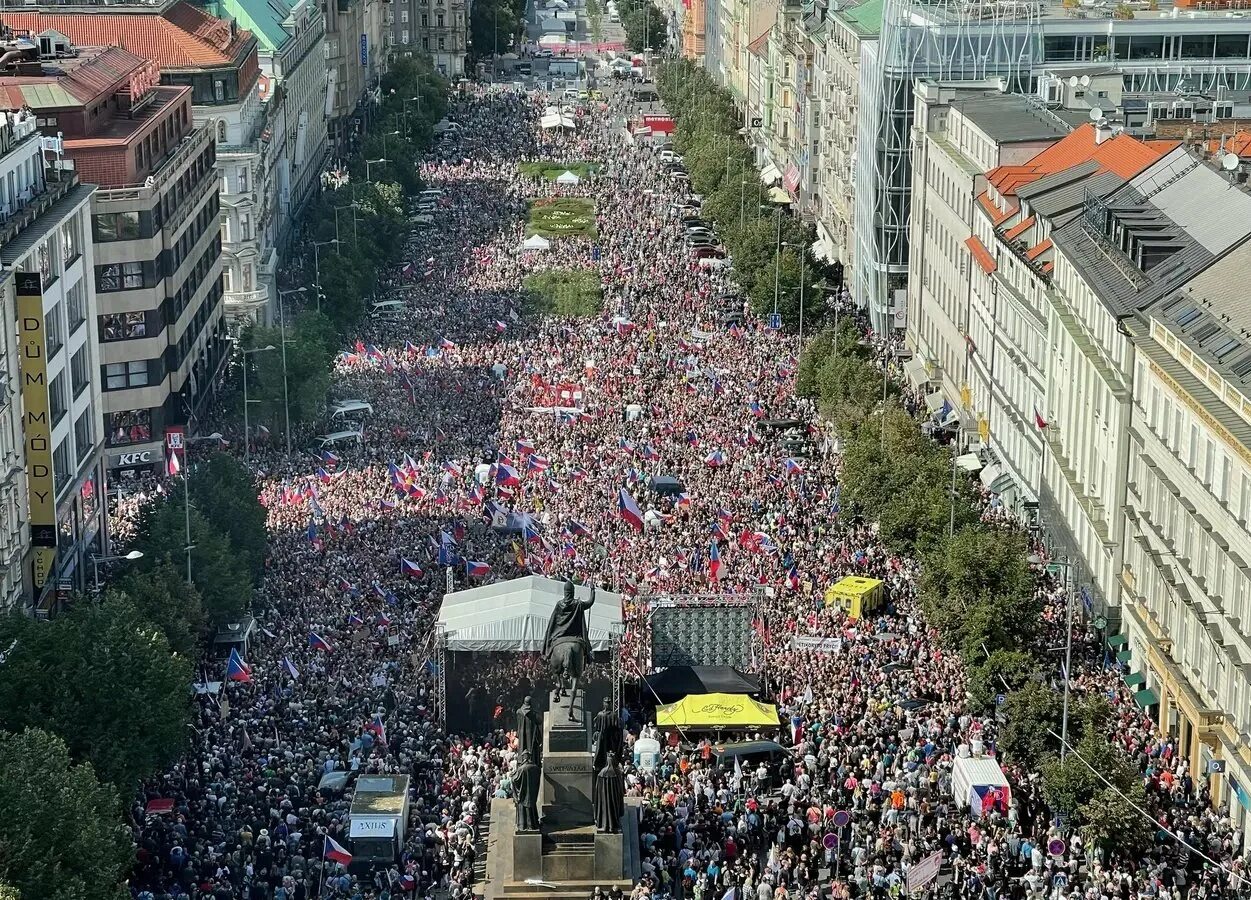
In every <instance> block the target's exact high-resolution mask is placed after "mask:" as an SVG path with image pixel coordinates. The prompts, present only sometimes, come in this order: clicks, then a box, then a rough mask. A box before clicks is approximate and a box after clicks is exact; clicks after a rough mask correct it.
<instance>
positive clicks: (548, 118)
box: [539, 113, 577, 130]
mask: <svg viewBox="0 0 1251 900" xmlns="http://www.w3.org/2000/svg"><path fill="white" fill-rule="evenodd" d="M539 125H540V127H542V128H543V129H545V130H546V129H549V128H575V127H577V126H576V123H575V122H574V121H573V118H572V117H570V116H567V115H565V114H564V113H548V114H547V115H545V116H544V117H543V118H542V119H540V120H539Z"/></svg>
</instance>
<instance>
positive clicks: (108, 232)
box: [67, 212, 140, 258]
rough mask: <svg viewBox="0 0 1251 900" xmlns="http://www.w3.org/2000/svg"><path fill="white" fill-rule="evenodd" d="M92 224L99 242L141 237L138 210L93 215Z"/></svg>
mask: <svg viewBox="0 0 1251 900" xmlns="http://www.w3.org/2000/svg"><path fill="white" fill-rule="evenodd" d="M91 224H92V229H93V230H94V231H95V236H96V241H97V242H98V243H105V242H108V241H133V240H135V239H136V238H138V237H140V232H139V213H137V212H120V213H103V214H101V215H98V216H92V217H91ZM67 258H68V257H67Z"/></svg>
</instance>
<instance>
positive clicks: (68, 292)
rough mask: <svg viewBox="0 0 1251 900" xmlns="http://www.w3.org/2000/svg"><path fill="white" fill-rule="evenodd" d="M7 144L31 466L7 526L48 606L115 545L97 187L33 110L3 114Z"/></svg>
mask: <svg viewBox="0 0 1251 900" xmlns="http://www.w3.org/2000/svg"><path fill="white" fill-rule="evenodd" d="M0 153H2V156H0V218H2V221H0V265H3V267H4V269H5V270H6V271H11V272H12V273H13V274H12V276H11V278H9V279H8V284H7V285H6V287H5V316H6V320H7V324H6V325H5V328H4V330H5V331H6V332H7V333H8V334H10V335H15V336H16V349H17V354H16V355H17V357H18V362H17V373H16V378H17V380H16V381H15V382H14V383H15V384H19V385H20V389H19V391H18V394H19V395H20V399H19V396H12V397H10V398H9V400H8V401H7V402H10V403H14V404H18V403H20V406H21V434H22V453H21V460H20V462H19V463H17V465H20V466H22V467H24V468H25V472H26V486H25V498H26V509H24V510H22V511H21V513H22V514H21V516H20V519H24V520H25V522H24V523H20V520H19V524H17V526H16V528H15V527H14V523H13V522H12V521H11V520H10V522H9V523H8V524H7V525H6V527H5V529H4V530H5V531H6V532H7V533H8V535H10V536H14V535H15V532H16V535H15V536H16V538H17V540H18V541H24V542H25V546H24V547H23V552H22V559H23V566H22V582H23V593H24V595H25V597H26V600H27V602H28V604H29V605H31V606H34V607H35V608H36V609H37V610H40V611H43V612H47V611H49V610H51V609H53V608H54V607H55V606H56V605H57V604H58V603H59V602H62V601H63V600H64V599H66V598H67V596H68V592H69V591H71V590H73V589H75V588H80V587H82V586H83V584H84V573H85V572H87V571H89V570H90V565H89V564H87V563H86V560H87V558H88V557H89V556H90V555H91V554H93V553H98V552H100V548H101V547H103V546H106V545H107V544H106V541H105V538H106V534H107V532H106V516H105V510H104V504H103V503H102V498H103V494H104V480H103V470H102V467H101V453H100V450H101V446H102V443H101V441H102V437H103V425H102V420H101V413H100V410H101V402H100V380H99V378H97V377H96V373H97V372H98V371H99V353H98V347H97V338H96V330H95V328H94V327H93V325H94V323H95V322H96V305H95V290H94V286H93V283H92V282H93V276H92V273H93V271H94V267H93V255H92V244H91V240H90V237H89V236H90V234H91V225H90V203H91V195H92V193H93V192H94V190H95V188H94V187H93V186H92V185H87V184H80V183H79V182H78V179H77V176H76V175H75V174H74V173H73V172H70V171H61V172H53V171H51V170H47V169H46V168H45V159H44V139H43V138H42V137H41V136H40V134H39V132H38V126H37V124H36V118H35V117H34V116H33V115H31V114H30V113H26V112H19V113H15V114H4V115H3V121H2V122H0ZM10 298H11V299H10ZM6 340H8V339H7V338H6ZM6 356H7V354H6ZM8 368H9V374H10V375H13V374H14V373H13V368H12V363H8ZM20 495H21V494H20V492H15V491H13V490H12V489H10V488H6V489H4V491H3V493H2V494H0V496H3V497H4V501H5V510H4V513H3V515H4V516H5V517H8V516H9V515H10V510H11V506H10V504H12V503H13V502H15V500H16V499H17V498H18V497H20ZM13 552H14V550H13V549H10V550H9V561H8V562H7V563H6V565H5V568H4V573H3V576H2V577H3V582H4V589H5V592H6V593H5V599H6V600H7V599H9V598H11V597H13V596H14V593H15V591H16V573H15V572H14V571H13V567H12V555H13Z"/></svg>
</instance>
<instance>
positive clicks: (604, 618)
mask: <svg viewBox="0 0 1251 900" xmlns="http://www.w3.org/2000/svg"><path fill="white" fill-rule="evenodd" d="M564 591H565V584H564V582H563V581H556V580H555V579H552V578H543V577H541V576H538V575H527V576H525V577H523V578H514V579H512V580H511V581H501V582H496V583H495V584H488V585H484V586H483V587H476V588H469V589H468V590H464V591H456V592H454V593H451V594H448V595H446V596H445V597H444V598H443V607H442V608H441V609H440V610H439V627H440V628H442V629H443V632H444V634H445V635H446V637H447V649H448V651H449V652H452V653H457V652H466V651H494V650H504V651H515V652H527V651H539V650H542V649H543V636H544V635H545V634H546V633H547V621H548V619H550V618H551V615H552V610H553V609H555V608H556V604H557V602H559V600H560V598H561V597H562V596H563V595H564ZM589 593H590V588H589V587H587V586H586V585H579V586H578V587H577V589H576V590H575V592H574V595H575V596H576V597H578V599H580V600H585V599H586V597H587V596H588V595H589ZM586 615H587V628H588V629H589V631H590V637H591V649H592V650H607V649H608V646H609V640H610V632H611V630H612V629H613V628H614V626H620V624H621V621H622V619H621V595H620V594H614V593H611V592H609V591H603V590H598V591H596V592H595V605H594V606H592V607H591V608H590V609H589V610H588V611H587V614H586Z"/></svg>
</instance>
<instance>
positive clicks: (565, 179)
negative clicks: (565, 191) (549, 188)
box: [556, 169, 582, 184]
mask: <svg viewBox="0 0 1251 900" xmlns="http://www.w3.org/2000/svg"><path fill="white" fill-rule="evenodd" d="M556 183H557V184H581V183H582V179H581V178H579V177H578V176H577V175H574V174H573V173H572V172H570V171H569V170H568V169H566V170H565V171H564V173H563V174H562V175H561V176H560V177H559V178H557V179H556Z"/></svg>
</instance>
